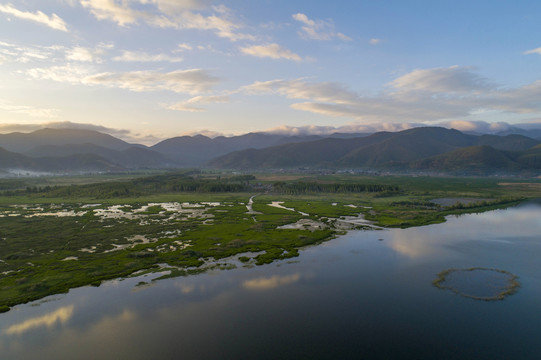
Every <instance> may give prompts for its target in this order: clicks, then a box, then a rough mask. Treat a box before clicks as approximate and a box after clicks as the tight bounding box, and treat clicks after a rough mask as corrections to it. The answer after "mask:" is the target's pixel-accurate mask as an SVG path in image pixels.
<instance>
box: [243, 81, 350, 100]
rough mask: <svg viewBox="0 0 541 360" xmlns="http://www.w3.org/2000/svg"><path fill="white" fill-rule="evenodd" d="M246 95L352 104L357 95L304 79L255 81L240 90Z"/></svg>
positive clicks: (343, 88)
mask: <svg viewBox="0 0 541 360" xmlns="http://www.w3.org/2000/svg"><path fill="white" fill-rule="evenodd" d="M242 90H243V91H245V92H246V93H248V94H264V93H272V92H275V93H278V94H280V95H284V96H286V97H288V98H290V99H313V100H315V101H321V102H334V103H343V104H347V103H353V102H355V101H356V99H357V94H355V93H354V92H352V91H350V90H348V89H346V87H345V86H343V85H341V84H338V83H331V82H324V83H309V82H306V81H305V80H304V79H295V80H271V81H257V82H255V83H253V84H251V85H248V86H245V87H243V88H242Z"/></svg>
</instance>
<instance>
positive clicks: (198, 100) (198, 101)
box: [167, 96, 229, 112]
mask: <svg viewBox="0 0 541 360" xmlns="http://www.w3.org/2000/svg"><path fill="white" fill-rule="evenodd" d="M226 102H229V96H195V97H193V98H191V99H188V100H186V101H182V102H179V103H176V104H173V105H169V106H167V108H168V109H169V110H177V111H189V112H202V111H205V110H204V109H202V108H199V107H197V106H195V105H204V104H215V103H226Z"/></svg>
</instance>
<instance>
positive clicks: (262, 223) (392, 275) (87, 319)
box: [0, 175, 541, 359]
mask: <svg viewBox="0 0 541 360" xmlns="http://www.w3.org/2000/svg"><path fill="white" fill-rule="evenodd" d="M167 176H168V177H167ZM167 176H166V177H167V180H166V181H167V182H171V177H170V176H169V175H167ZM183 176H184V175H183ZM256 178H257V177H256ZM177 181H182V182H186V179H185V178H184V177H181V179H180V180H179V179H177ZM189 181H190V182H191V183H192V185H193V184H194V183H195V182H196V181H195V180H193V178H192V179H190V180H189ZM212 181H213V180H212V178H207V179H204V182H205V184H206V185H205V186H207V190H208V189H209V188H212V187H214V188H221V189H226V190H227V189H229V190H235V191H215V192H210V191H192V192H189V191H171V190H170V188H169V187H165V189H162V190H159V191H158V190H156V189H158V188H159V186H157V185H156V184H160V183H161V184H163V183H164V178H163V177H161V178H160V177H153V178H150V179H149V180H145V181H144V183H145V184H146V185H145V186H144V187H139V188H137V187H134V188H131V189H129V191H132V192H139V195H137V196H128V197H126V196H123V195H122V193H121V192H119V193H117V194H116V195H113V193H114V192H111V191H108V190H107V189H110V188H114V189H115V191H118V189H121V188H122V186H124V185H122V184H108V185H107V189H103V193H104V194H106V196H103V195H96V185H95V184H91V185H88V187H84V186H85V185H77V186H75V187H71V186H70V193H71V195H69V196H68V195H66V191H67V190H66V188H65V187H64V186H62V187H58V188H56V187H51V188H50V189H48V190H40V189H39V188H38V189H37V190H36V191H33V192H31V193H28V192H26V190H24V191H21V192H12V193H8V194H5V195H4V196H3V197H1V199H0V200H1V203H0V206H1V208H0V223H1V229H2V230H1V231H2V234H1V240H0V241H1V242H2V244H3V246H2V248H1V249H2V250H0V251H1V254H0V272H1V277H0V295H1V298H0V299H1V301H2V303H1V304H2V306H3V309H4V310H5V311H7V312H6V313H4V314H2V315H0V316H2V320H3V321H2V326H1V328H0V350H1V351H2V353H4V354H8V355H9V356H10V358H28V357H30V358H31V357H33V356H34V355H35V354H38V353H39V354H40V356H41V358H44V359H47V358H51V359H52V358H56V359H61V358H69V356H67V354H71V355H73V354H74V353H77V357H78V358H81V359H84V358H85V356H86V355H88V354H86V355H85V353H84V351H83V350H81V349H84V348H85V347H88V348H92V347H95V346H97V344H98V343H99V344H103V346H101V347H100V349H101V350H99V351H98V352H99V353H100V354H99V355H100V356H101V357H104V358H110V357H113V355H112V354H118V356H120V357H128V356H130V357H132V358H136V359H138V358H141V359H143V358H148V356H151V354H152V353H153V352H154V353H160V354H162V356H160V357H161V358H173V357H175V354H178V353H179V352H182V354H183V358H187V359H205V358H209V359H211V358H239V357H240V358H247V357H252V358H276V357H282V358H307V357H310V358H336V357H337V356H338V357H342V358H344V357H345V358H348V357H358V356H359V355H364V356H367V357H369V358H374V359H379V358H382V359H383V358H389V356H391V357H393V356H395V357H396V356H397V354H401V356H400V357H401V358H412V359H413V358H434V357H437V356H438V355H440V354H445V356H440V358H457V359H458V358H473V357H475V358H487V359H489V358H491V359H493V358H506V357H505V356H504V355H507V356H508V357H507V358H509V356H510V355H511V354H514V353H513V351H515V353H517V354H518V353H520V352H521V351H522V353H521V354H522V355H524V356H519V357H520V358H530V357H528V356H526V353H525V351H526V350H524V349H528V351H529V353H528V354H530V353H531V354H536V355H539V354H541V352H540V351H539V345H537V342H535V341H534V334H533V330H531V329H533V328H532V326H533V323H534V322H535V321H539V320H540V319H538V318H536V316H529V317H528V316H527V312H531V313H532V314H537V313H539V310H540V309H539V308H538V305H537V304H536V303H535V301H534V299H535V298H537V297H538V296H539V295H540V294H539V289H540V288H541V287H540V286H539V285H540V284H541V279H540V278H539V275H538V274H537V272H536V271H535V264H536V263H537V262H536V254H538V253H539V250H540V243H541V242H540V239H539V234H541V228H540V226H541V224H540V223H539V221H538V219H539V218H541V216H540V215H541V207H540V206H539V205H538V204H537V203H535V202H531V201H530V202H527V200H528V199H532V198H535V197H539V194H536V193H535V192H533V191H532V190H531V189H532V187H531V186H529V185H523V184H524V183H525V181H524V180H523V179H522V180H521V181H520V182H519V181H517V182H513V181H506V184H509V183H511V184H512V186H509V185H500V181H499V180H498V179H475V178H465V179H425V178H419V179H410V178H361V177H353V176H352V177H339V176H332V177H325V176H312V177H310V178H306V177H304V178H302V179H300V180H299V182H300V183H301V184H289V185H287V186H284V184H283V183H282V184H280V185H279V186H278V188H279V187H282V188H287V189H288V190H287V191H284V192H280V191H254V190H255V188H251V189H250V188H248V191H241V192H237V190H238V189H239V188H238V187H237V185H234V186H230V187H229V188H228V186H229V185H231V183H230V184H228V186H223V185H224V182H227V181H226V180H224V178H223V175H222V177H221V179H220V180H219V181H220V182H221V183H222V185H220V186H219V187H218V186H216V184H211V182H212ZM232 181H237V180H232ZM241 181H243V182H246V180H241ZM252 181H253V180H252ZM255 181H256V182H257V179H255ZM333 181H334V182H339V183H340V184H348V183H349V184H354V186H352V187H350V188H354V189H356V190H355V191H347V190H346V191H344V190H341V191H339V192H329V191H332V189H333V187H331V186H328V185H326V186H324V187H323V188H324V189H326V192H324V191H321V190H318V191H312V190H309V191H304V192H303V191H299V189H300V188H306V189H313V188H314V187H313V185H310V186H306V185H305V183H312V182H322V183H325V184H329V183H331V182H333ZM295 182H297V180H295ZM376 182H377V183H379V184H380V185H385V187H381V188H378V189H377V191H366V189H370V187H368V186H365V187H364V188H363V187H360V186H359V184H364V185H370V184H373V183H376ZM533 182H534V183H535V181H533ZM148 183H153V189H152V191H148V188H146V186H147V184H148ZM209 184H211V185H209ZM521 184H522V185H521ZM239 185H240V183H239ZM245 185H246V184H245ZM245 185H244V186H245ZM263 185H266V184H265V183H263ZM269 185H272V184H269ZM80 186H83V188H80ZM130 186H131V185H130ZM257 186H261V184H258V185H257ZM387 186H388V187H387ZM268 188H269V187H267V189H268ZM335 188H336V187H335ZM329 189H330V190H329ZM346 189H347V187H346ZM359 189H364V190H363V191H358V190H359ZM371 189H374V188H371ZM292 191H295V192H298V193H295V194H291V192H292ZM59 194H62V196H61V197H59V196H58V195H59ZM89 194H90V195H89ZM83 195H84V196H83ZM434 199H457V201H448V200H446V202H444V203H443V204H438V202H437V201H435V200H434ZM460 199H467V201H464V202H463V203H462V202H460V201H459V200H460ZM476 199H477V201H475V200H476ZM517 204H520V205H519V206H517ZM502 208H506V209H502ZM315 245H317V246H315ZM450 269H462V270H464V269H466V270H468V269H470V270H471V269H476V270H475V271H473V272H476V273H479V275H481V276H478V277H477V278H478V279H481V280H480V281H481V282H480V284H481V285H476V283H475V281H472V279H471V278H472V277H471V276H470V277H468V280H467V281H464V280H461V279H460V277H456V276H454V277H453V276H449V275H452V274H453V273H454V274H455V275H456V273H457V272H456V271H454V272H453V271H450ZM446 271H447V273H445V272H446ZM463 272H466V271H463ZM442 273H443V274H444V275H447V276H446V277H444V278H445V279H444V280H447V281H449V283H448V284H447V285H449V284H451V285H450V286H451V287H453V288H454V289H457V288H460V289H466V291H467V292H468V293H473V294H474V295H478V294H479V291H481V295H483V294H486V293H485V292H483V291H484V290H486V289H483V286H485V285H486V284H487V283H486V281H485V280H486V279H487V278H490V279H491V281H493V282H498V284H501V283H502V279H501V278H499V277H498V276H497V275H498V274H503V275H507V274H508V273H509V274H513V276H514V275H516V276H517V278H516V279H515V278H513V279H512V280H513V281H516V282H517V283H520V287H517V288H513V291H512V292H509V293H508V294H507V293H506V295H509V296H506V297H505V298H503V299H498V300H497V301H489V302H487V301H479V300H478V299H475V298H472V297H469V298H468V297H464V296H460V295H461V294H460V292H463V291H462V290H461V291H459V294H457V293H456V291H455V292H453V291H447V290H442V289H438V287H437V286H435V284H433V283H434V279H436V278H437V276H438V274H440V275H441V274H442ZM470 273H472V271H470ZM494 275H496V276H494ZM506 279H507V280H509V278H508V277H504V278H503V280H504V281H503V282H505V280H506ZM474 280H475V279H474ZM472 287H473V288H472ZM498 289H500V288H498ZM506 289H507V288H505V287H504V288H503V290H502V289H500V290H499V293H500V292H502V291H505V290H506ZM475 291H477V292H475ZM66 293H67V294H66ZM420 304H421V305H422V309H421V308H420V307H419V305H420ZM8 310H9V311H8ZM421 310H422V311H421ZM459 322H462V323H461V324H459ZM444 324H446V325H445V326H444ZM496 324H505V326H504V325H502V326H496ZM461 326H463V328H462V327H461ZM106 328H107V329H109V330H108V331H109V332H111V338H106V337H104V336H105V334H106V333H107V331H104V329H106ZM519 330H520V331H519ZM483 331H484V335H483V336H481V334H482V333H483ZM76 334H78V335H76ZM113 334H114V336H113ZM80 335H83V336H84V338H85V340H84V343H83V342H82V340H77V339H76V337H78V336H80ZM470 337H471V338H470ZM474 339H475V341H474ZM504 339H505V341H504ZM113 340H114V343H113ZM447 340H450V341H451V342H452V343H453V346H451V345H450V344H449V342H448V341H447ZM62 344H63V345H62ZM491 344H492V345H491ZM491 346H492V347H491ZM518 346H520V347H521V348H520V349H517V347H518ZM451 348H452V349H451ZM453 349H454V350H453ZM457 349H458V350H457ZM517 351H518V352H517ZM92 354H93V356H94V355H96V354H95V352H92ZM474 355H476V356H474ZM118 356H117V357H118ZM531 358H535V357H531Z"/></svg>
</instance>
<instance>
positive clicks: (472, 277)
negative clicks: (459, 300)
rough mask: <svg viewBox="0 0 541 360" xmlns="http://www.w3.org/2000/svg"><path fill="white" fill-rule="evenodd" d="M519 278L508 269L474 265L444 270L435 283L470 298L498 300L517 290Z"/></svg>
mask: <svg viewBox="0 0 541 360" xmlns="http://www.w3.org/2000/svg"><path fill="white" fill-rule="evenodd" d="M517 279H518V276H516V275H514V274H512V273H510V272H508V271H506V270H501V269H492V268H483V267H472V268H467V269H447V270H444V271H442V272H440V273H439V274H438V277H437V278H436V280H434V282H433V284H434V286H436V287H437V288H439V289H445V290H451V291H452V292H454V293H456V294H458V295H460V296H464V297H467V298H470V299H475V300H483V301H497V300H503V299H504V298H505V297H506V296H509V295H511V294H514V293H515V292H517V290H518V288H519V287H520V283H519V282H518V280H517Z"/></svg>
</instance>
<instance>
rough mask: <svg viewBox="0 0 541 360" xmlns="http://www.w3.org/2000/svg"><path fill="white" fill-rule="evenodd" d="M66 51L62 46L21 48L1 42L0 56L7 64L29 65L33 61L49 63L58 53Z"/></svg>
mask: <svg viewBox="0 0 541 360" xmlns="http://www.w3.org/2000/svg"><path fill="white" fill-rule="evenodd" d="M60 51H64V47H62V46H21V45H18V44H14V43H8V42H4V41H0V56H2V57H3V58H4V61H5V62H18V63H23V64H25V63H29V62H31V61H41V62H43V61H48V60H50V59H51V57H53V56H54V55H55V54H56V53H59V52H60Z"/></svg>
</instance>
